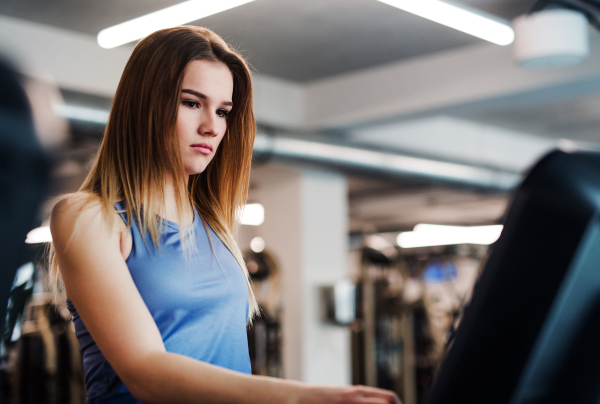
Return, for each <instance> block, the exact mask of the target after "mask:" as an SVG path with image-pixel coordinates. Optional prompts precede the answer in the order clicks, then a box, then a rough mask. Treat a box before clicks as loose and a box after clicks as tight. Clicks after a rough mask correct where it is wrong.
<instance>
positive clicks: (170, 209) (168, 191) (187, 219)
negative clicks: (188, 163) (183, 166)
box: [161, 175, 194, 226]
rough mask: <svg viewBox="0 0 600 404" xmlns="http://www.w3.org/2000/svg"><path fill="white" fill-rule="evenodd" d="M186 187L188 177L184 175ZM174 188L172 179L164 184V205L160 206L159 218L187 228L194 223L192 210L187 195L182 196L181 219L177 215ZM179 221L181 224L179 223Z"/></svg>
mask: <svg viewBox="0 0 600 404" xmlns="http://www.w3.org/2000/svg"><path fill="white" fill-rule="evenodd" d="M185 180H186V186H187V182H188V180H189V176H188V175H186V178H185ZM175 192H176V191H175V186H174V183H173V180H172V179H169V180H167V181H166V183H165V189H164V197H165V205H164V206H162V209H161V210H162V212H161V216H163V217H164V218H165V219H167V220H170V221H172V222H175V223H178V224H179V225H182V224H183V225H184V226H187V225H189V224H191V223H192V222H193V221H194V210H193V208H192V206H191V204H190V202H189V200H188V197H187V193H185V194H183V195H182V198H183V200H182V202H183V204H182V208H183V211H182V212H181V218H180V217H179V216H178V214H177V202H176V201H177V198H176V196H175ZM180 221H181V222H180Z"/></svg>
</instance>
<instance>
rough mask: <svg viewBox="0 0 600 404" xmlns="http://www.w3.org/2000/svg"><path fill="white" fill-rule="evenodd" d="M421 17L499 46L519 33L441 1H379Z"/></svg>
mask: <svg viewBox="0 0 600 404" xmlns="http://www.w3.org/2000/svg"><path fill="white" fill-rule="evenodd" d="M379 1H380V2H382V3H385V4H389V5H390V6H393V7H396V8H399V9H401V10H404V11H408V12H409V13H412V14H415V15H418V16H419V17H423V18H426V19H428V20H431V21H434V22H437V23H438V24H442V25H445V26H447V27H450V28H454V29H456V30H458V31H462V32H464V33H467V34H470V35H473V36H476V37H478V38H481V39H485V40H486V41H490V42H493V43H495V44H497V45H502V46H504V45H509V44H511V43H513V41H514V40H515V32H514V31H513V29H512V27H511V26H510V25H509V24H508V23H503V22H501V21H499V20H497V19H493V18H491V17H487V16H485V15H483V13H480V12H476V11H471V10H468V9H467V8H464V7H460V6H457V5H454V4H450V3H448V2H445V1H440V0H379Z"/></svg>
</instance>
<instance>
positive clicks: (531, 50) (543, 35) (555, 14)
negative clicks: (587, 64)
mask: <svg viewBox="0 0 600 404" xmlns="http://www.w3.org/2000/svg"><path fill="white" fill-rule="evenodd" d="M513 28H514V30H515V35H516V38H515V48H514V50H515V58H516V60H517V62H518V63H519V65H520V66H522V67H525V68H532V69H552V68H561V67H569V66H574V65H577V64H579V63H581V62H583V61H584V60H585V59H586V58H587V57H588V55H589V53H590V39H589V27H588V21H587V19H586V17H585V16H584V15H583V14H582V13H579V12H577V11H572V10H563V9H550V10H544V11H540V12H537V13H534V14H531V15H522V16H520V17H518V18H516V19H515V20H514V22H513Z"/></svg>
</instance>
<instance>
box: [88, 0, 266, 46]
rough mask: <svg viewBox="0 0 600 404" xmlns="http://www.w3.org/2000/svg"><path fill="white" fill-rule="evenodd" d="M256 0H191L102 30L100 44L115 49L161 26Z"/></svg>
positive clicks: (179, 23) (99, 36) (183, 21)
mask: <svg viewBox="0 0 600 404" xmlns="http://www.w3.org/2000/svg"><path fill="white" fill-rule="evenodd" d="M252 1H254V0H189V1H184V2H183V3H179V4H175V5H174V6H171V7H167V8H163V9H162V10H158V11H155V12H153V13H150V14H146V15H143V16H141V17H138V18H134V19H133V20H129V21H125V22H122V23H120V24H117V25H113V26H112V27H108V28H105V29H103V30H102V31H100V32H99V33H98V45H100V46H101V47H103V48H106V49H111V48H115V47H117V46H120V45H123V44H126V43H129V42H132V41H135V40H137V39H140V38H143V37H145V36H146V35H149V34H151V33H153V32H154V31H157V30H159V29H163V28H171V27H176V26H178V25H182V24H187V23H188V22H192V21H196V20H199V19H201V18H204V17H208V16H209V15H213V14H217V13H220V12H223V11H226V10H229V9H232V8H234V7H238V6H241V5H242V4H246V3H250V2H252Z"/></svg>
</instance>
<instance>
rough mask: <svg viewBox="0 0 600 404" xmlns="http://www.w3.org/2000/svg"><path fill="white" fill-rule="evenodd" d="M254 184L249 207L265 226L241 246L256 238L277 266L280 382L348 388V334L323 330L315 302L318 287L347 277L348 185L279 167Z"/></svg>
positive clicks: (259, 173)
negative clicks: (260, 212) (255, 205)
mask: <svg viewBox="0 0 600 404" xmlns="http://www.w3.org/2000/svg"><path fill="white" fill-rule="evenodd" d="M252 176H253V177H252V183H253V185H254V186H255V187H256V188H255V189H254V190H253V201H256V202H260V203H262V204H263V206H264V207H265V222H264V223H263V224H262V225H261V226H259V227H256V228H251V229H250V228H244V229H242V234H240V243H245V242H247V240H248V239H249V237H250V235H252V236H260V237H262V238H263V239H264V240H265V243H266V246H267V248H268V249H269V250H270V251H271V252H273V253H274V254H275V255H276V257H277V258H278V259H279V261H280V263H281V270H282V307H283V315H282V333H283V371H284V377H286V378H288V379H295V380H302V381H305V382H308V383H311V384H331V385H344V384H349V383H350V381H351V358H350V355H351V352H350V333H349V330H348V329H347V328H344V327H337V326H331V325H325V324H322V323H321V322H320V319H319V294H318V288H319V286H320V285H326V284H332V283H334V282H335V281H337V280H339V279H342V278H344V277H346V276H347V271H348V268H347V262H346V261H347V255H348V254H347V251H348V245H347V242H348V241H347V240H348V234H347V233H348V206H347V205H348V196H347V184H346V179H345V177H344V176H342V175H339V174H335V173H331V172H327V171H318V170H306V169H304V170H300V169H291V168H289V167H282V166H268V167H262V168H259V169H256V170H253V174H252ZM241 247H242V248H244V247H245V246H244V245H242V246H241Z"/></svg>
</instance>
